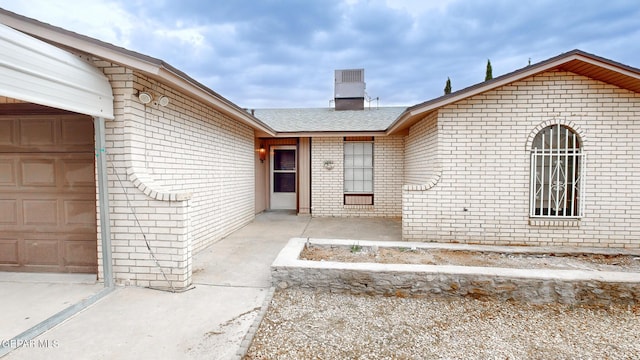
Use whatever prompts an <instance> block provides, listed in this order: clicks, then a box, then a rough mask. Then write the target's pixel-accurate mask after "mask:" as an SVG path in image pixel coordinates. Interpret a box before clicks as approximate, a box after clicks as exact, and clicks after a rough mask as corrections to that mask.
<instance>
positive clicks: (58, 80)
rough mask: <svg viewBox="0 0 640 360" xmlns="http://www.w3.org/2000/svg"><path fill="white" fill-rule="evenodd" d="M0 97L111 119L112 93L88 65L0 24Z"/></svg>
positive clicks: (91, 66)
mask: <svg viewBox="0 0 640 360" xmlns="http://www.w3.org/2000/svg"><path fill="white" fill-rule="evenodd" d="M0 95H1V96H6V97H10V98H14V99H18V100H22V101H26V102H31V103H35V104H40V105H45V106H49V107H53V108H57V109H63V110H68V111H72V112H76V113H80V114H85V115H90V116H94V117H103V118H105V119H113V92H112V89H111V85H110V84H109V81H108V79H107V77H106V76H104V74H103V73H102V72H100V71H99V70H98V69H97V68H95V67H94V66H93V65H92V64H90V63H88V62H86V61H84V60H82V59H80V58H79V57H78V56H76V55H73V54H71V53H69V52H66V51H64V50H62V49H60V48H57V47H55V46H53V45H50V44H47V43H45V42H43V41H40V40H38V39H36V38H33V37H31V36H28V35H26V34H24V33H21V32H19V31H16V30H14V29H12V28H10V27H7V26H5V25H3V24H0Z"/></svg>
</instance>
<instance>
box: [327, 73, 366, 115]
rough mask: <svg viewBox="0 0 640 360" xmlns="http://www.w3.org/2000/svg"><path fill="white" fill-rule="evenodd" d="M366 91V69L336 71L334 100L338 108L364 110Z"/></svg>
mask: <svg viewBox="0 0 640 360" xmlns="http://www.w3.org/2000/svg"><path fill="white" fill-rule="evenodd" d="M364 91H365V82H364V69H346V70H336V71H335V88H334V100H335V106H336V110H363V109H364V95H365V94H364Z"/></svg>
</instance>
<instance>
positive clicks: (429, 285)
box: [271, 238, 640, 306]
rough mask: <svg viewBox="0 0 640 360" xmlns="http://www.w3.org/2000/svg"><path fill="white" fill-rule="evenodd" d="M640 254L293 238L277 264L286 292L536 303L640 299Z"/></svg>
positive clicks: (604, 303) (279, 282)
mask: <svg viewBox="0 0 640 360" xmlns="http://www.w3.org/2000/svg"><path fill="white" fill-rule="evenodd" d="M639 262H640V253H638V252H637V251H636V252H633V251H625V250H619V249H561V248H534V247H513V246H512V247H500V246H481V245H465V244H437V243H415V242H414V243H409V242H385V241H354V240H337V239H303V238H297V239H291V240H290V241H289V243H288V244H287V246H285V248H284V249H283V250H282V251H281V252H280V254H279V255H278V257H277V258H276V260H275V261H274V263H273V264H272V267H271V275H272V279H273V282H274V284H275V285H277V286H278V287H279V288H281V289H285V288H289V287H294V288H311V289H317V290H321V291H330V292H348V293H352V294H367V295H384V296H396V297H452V296H453V297H471V298H474V299H484V300H489V299H495V300H508V301H516V302H526V303H533V304H550V303H563V304H584V305H593V306H607V305H611V304H621V305H634V306H635V305H637V304H640V266H639V264H638V263H639Z"/></svg>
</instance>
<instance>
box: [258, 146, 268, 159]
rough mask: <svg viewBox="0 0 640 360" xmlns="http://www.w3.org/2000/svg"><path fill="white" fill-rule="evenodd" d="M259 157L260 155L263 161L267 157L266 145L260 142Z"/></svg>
mask: <svg viewBox="0 0 640 360" xmlns="http://www.w3.org/2000/svg"><path fill="white" fill-rule="evenodd" d="M258 157H260V162H261V163H263V162H264V159H266V158H267V149H265V148H264V145H262V144H260V149H258Z"/></svg>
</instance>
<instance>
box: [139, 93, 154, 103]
mask: <svg viewBox="0 0 640 360" xmlns="http://www.w3.org/2000/svg"><path fill="white" fill-rule="evenodd" d="M138 99H139V100H140V102H141V103H143V104H145V105H146V104H148V103H150V102H151V100H153V96H151V94H149V93H148V92H146V91H141V92H139V93H138Z"/></svg>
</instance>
